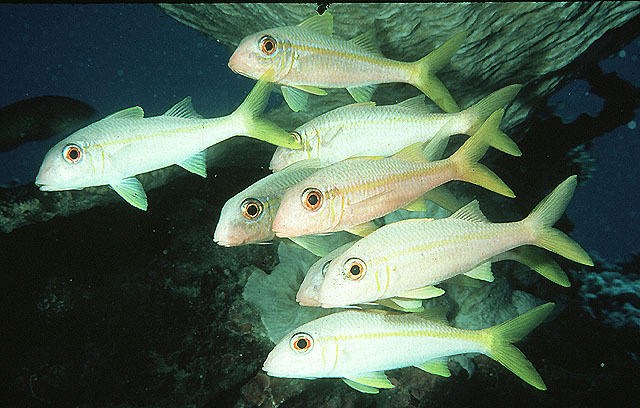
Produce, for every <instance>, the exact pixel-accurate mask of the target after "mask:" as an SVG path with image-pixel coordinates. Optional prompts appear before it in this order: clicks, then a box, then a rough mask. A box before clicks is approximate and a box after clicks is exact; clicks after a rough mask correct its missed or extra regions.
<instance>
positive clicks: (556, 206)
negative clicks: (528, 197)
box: [522, 175, 593, 266]
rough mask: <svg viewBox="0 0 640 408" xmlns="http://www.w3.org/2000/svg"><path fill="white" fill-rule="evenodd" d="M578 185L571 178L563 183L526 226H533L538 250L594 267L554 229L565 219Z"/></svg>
mask: <svg viewBox="0 0 640 408" xmlns="http://www.w3.org/2000/svg"><path fill="white" fill-rule="evenodd" d="M577 184H578V177H577V176H575V175H574V176H569V178H567V179H566V180H565V181H563V182H562V183H560V185H558V187H556V188H555V189H554V190H553V191H552V192H551V194H549V195H548V196H546V197H545V198H544V199H543V200H542V201H540V203H539V204H538V205H537V206H536V208H534V209H533V211H531V214H529V215H528V216H527V217H526V218H525V219H524V220H522V222H523V223H525V224H527V225H528V226H529V229H530V230H531V231H533V233H534V236H535V242H534V243H533V244H534V245H536V246H539V247H541V248H544V249H546V250H549V251H551V252H555V253H556V254H558V255H562V256H564V257H565V258H567V259H570V260H572V261H574V262H578V263H581V264H583V265H588V266H593V261H592V260H591V257H590V256H589V254H587V253H586V251H585V250H584V249H582V247H581V246H580V245H579V244H578V243H577V242H576V241H574V240H573V239H571V238H570V237H569V236H567V234H565V233H564V232H562V231H560V230H557V229H555V228H553V224H555V223H556V222H557V221H558V219H559V218H560V217H561V216H562V214H563V213H564V211H565V210H566V209H567V206H568V205H569V201H571V198H572V197H573V192H574V191H575V189H576V185H577Z"/></svg>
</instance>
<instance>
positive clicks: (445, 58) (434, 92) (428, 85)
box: [411, 32, 467, 112]
mask: <svg viewBox="0 0 640 408" xmlns="http://www.w3.org/2000/svg"><path fill="white" fill-rule="evenodd" d="M466 37H467V33H466V32H462V33H459V34H456V35H455V36H453V37H452V38H450V39H449V40H447V41H445V43H444V44H442V45H441V46H440V47H438V48H436V49H435V50H433V51H431V52H430V53H429V55H427V56H426V57H423V58H422V59H420V60H418V61H416V62H413V63H412V66H413V67H414V69H415V74H414V76H413V77H412V78H413V79H412V80H411V84H412V85H413V86H415V87H416V88H418V89H419V90H421V91H422V93H424V94H425V95H427V97H429V99H431V100H432V101H433V102H435V103H436V105H438V106H439V107H441V108H442V109H443V110H444V111H445V112H459V111H460V108H459V107H458V104H456V101H454V100H453V97H452V96H451V94H450V93H449V91H448V90H447V88H446V87H445V86H444V84H443V83H442V82H440V80H439V79H438V78H436V75H435V74H436V72H438V71H439V70H440V69H442V67H444V66H445V65H447V64H448V63H449V61H450V60H451V57H452V56H453V54H455V53H456V51H458V48H460V45H461V44H462V42H463V41H464V39H465V38H466Z"/></svg>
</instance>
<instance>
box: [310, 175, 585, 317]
mask: <svg viewBox="0 0 640 408" xmlns="http://www.w3.org/2000/svg"><path fill="white" fill-rule="evenodd" d="M576 184H577V176H575V175H574V176H570V177H568V178H567V179H566V180H565V181H563V182H562V183H560V184H559V185H558V186H557V187H556V188H555V189H554V190H553V191H552V192H551V193H550V194H549V195H548V196H547V197H545V198H544V199H543V200H542V201H541V202H540V203H539V204H538V205H537V206H536V207H535V208H534V209H533V210H532V211H531V213H530V214H529V215H528V216H527V217H525V218H524V219H522V220H520V221H515V222H503V223H492V222H490V221H489V220H488V219H487V218H486V217H485V216H484V215H483V214H482V211H481V210H480V207H479V205H478V201H477V200H473V201H472V202H470V203H469V204H467V205H466V206H464V207H462V208H461V209H460V210H458V211H457V212H456V213H454V214H452V215H451V216H450V217H447V218H441V219H437V220H430V219H409V220H404V221H398V222H394V223H392V224H388V225H385V226H383V227H381V228H379V229H378V230H376V231H374V232H372V233H371V234H369V235H367V236H366V237H364V238H362V239H360V240H358V242H356V243H355V244H354V245H353V246H352V247H351V248H349V249H348V250H346V251H345V252H344V253H342V254H341V255H340V256H338V257H336V258H335V259H333V260H332V261H331V262H330V264H329V265H328V266H327V268H326V270H325V278H324V280H323V282H322V284H321V286H320V291H319V294H318V302H319V303H320V304H321V306H322V307H326V308H329V307H339V306H345V305H352V304H358V303H365V302H372V301H376V300H378V299H385V298H392V297H396V296H400V297H406V298H413V299H426V298H431V297H436V296H440V295H442V294H443V293H444V290H442V289H441V288H437V287H435V286H433V285H435V284H438V283H439V282H442V281H444V280H446V279H449V278H452V277H454V276H456V275H460V274H465V275H467V276H469V277H472V278H475V279H480V280H485V281H489V282H491V281H493V274H492V272H491V262H493V261H497V260H503V259H513V260H517V261H522V260H523V256H524V257H525V258H528V261H527V260H524V263H525V264H527V265H529V266H530V267H533V269H534V270H536V271H538V272H540V274H541V275H543V276H551V279H550V280H552V281H555V282H557V283H559V284H561V285H562V286H568V279H567V278H566V275H565V274H564V273H562V274H560V275H559V274H557V271H558V269H560V268H559V267H557V265H553V264H548V263H547V264H546V265H545V262H544V258H540V257H539V252H537V251H531V250H530V249H526V248H525V249H520V248H519V247H521V246H523V245H533V246H536V247H539V248H543V249H545V250H547V251H551V252H554V253H556V254H558V255H561V256H563V257H565V258H567V259H569V260H571V261H574V262H577V263H580V264H583V265H587V266H593V261H592V260H591V257H590V256H589V254H587V253H586V252H585V250H584V249H582V247H580V245H579V244H578V243H577V242H575V241H574V240H573V239H571V238H570V237H569V236H567V235H566V234H564V233H563V232H561V231H560V230H558V229H555V228H553V225H554V224H555V223H556V222H557V221H558V219H559V218H560V216H561V215H562V214H563V213H564V211H565V209H566V208H567V206H568V204H569V201H570V200H571V197H572V196H573V193H574V191H575V188H576ZM514 248H518V249H519V251H518V252H515V253H511V254H506V255H505V252H506V251H509V250H512V249H514ZM523 250H524V251H525V252H523ZM541 261H542V262H541Z"/></svg>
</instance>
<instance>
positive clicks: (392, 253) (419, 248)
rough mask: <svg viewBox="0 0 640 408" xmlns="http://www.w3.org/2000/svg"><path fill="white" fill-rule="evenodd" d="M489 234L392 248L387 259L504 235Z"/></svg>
mask: <svg viewBox="0 0 640 408" xmlns="http://www.w3.org/2000/svg"><path fill="white" fill-rule="evenodd" d="M488 232H489V234H480V233H478V232H477V231H474V232H471V233H467V234H460V235H455V236H451V237H447V238H441V239H438V240H434V241H430V242H423V243H422V244H421V245H417V246H412V247H409V248H403V249H398V250H395V251H394V250H393V247H391V249H390V250H389V252H388V253H387V257H400V256H405V255H411V254H414V253H418V252H424V251H428V250H431V249H433V248H437V247H441V246H446V245H454V244H460V243H463V242H465V243H466V242H471V241H477V240H487V239H492V238H494V237H495V236H498V235H503V234H502V232H501V231H495V232H493V231H488ZM381 259H382V257H379V258H376V259H374V261H376V262H379V261H380V260H381ZM384 259H386V258H384Z"/></svg>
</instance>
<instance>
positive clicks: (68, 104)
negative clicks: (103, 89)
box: [0, 95, 97, 152]
mask: <svg viewBox="0 0 640 408" xmlns="http://www.w3.org/2000/svg"><path fill="white" fill-rule="evenodd" d="M96 113H97V112H96V110H95V109H94V108H93V107H92V106H91V105H88V104H86V103H84V102H82V101H79V100H77V99H73V98H69V97H67V96H59V95H46V96H37V97H35V98H29V99H24V100H21V101H18V102H15V103H12V104H10V105H7V106H4V107H2V108H0V151H2V152H8V151H11V150H13V149H15V148H16V147H18V146H21V145H22V144H24V143H27V142H32V141H37V140H46V139H50V138H53V137H55V136H60V135H65V136H66V135H68V134H70V133H72V132H74V131H76V130H78V129H79V128H81V127H83V126H86V125H87V124H89V123H90V121H91V120H92V119H93V118H94V117H95V115H96Z"/></svg>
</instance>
